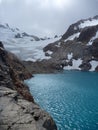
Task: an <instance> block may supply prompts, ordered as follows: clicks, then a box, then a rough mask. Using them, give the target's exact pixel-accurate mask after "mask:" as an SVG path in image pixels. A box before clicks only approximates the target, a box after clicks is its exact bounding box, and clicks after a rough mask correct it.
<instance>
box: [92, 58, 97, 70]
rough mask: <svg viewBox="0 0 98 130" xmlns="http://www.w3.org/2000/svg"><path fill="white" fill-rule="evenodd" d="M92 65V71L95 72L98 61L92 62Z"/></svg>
mask: <svg viewBox="0 0 98 130" xmlns="http://www.w3.org/2000/svg"><path fill="white" fill-rule="evenodd" d="M90 64H91V66H92V67H91V69H90V71H95V69H96V67H97V66H98V61H94V60H93V61H90Z"/></svg>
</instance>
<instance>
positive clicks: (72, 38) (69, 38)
mask: <svg viewBox="0 0 98 130" xmlns="http://www.w3.org/2000/svg"><path fill="white" fill-rule="evenodd" d="M79 35H80V33H75V34H73V35H71V36H70V37H68V38H67V39H66V40H65V42H66V41H68V40H74V39H75V38H78V37H79Z"/></svg>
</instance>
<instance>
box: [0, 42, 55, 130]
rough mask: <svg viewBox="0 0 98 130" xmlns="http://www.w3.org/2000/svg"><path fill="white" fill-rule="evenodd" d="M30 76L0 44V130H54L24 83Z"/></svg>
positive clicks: (16, 59) (49, 118) (53, 124)
mask: <svg viewBox="0 0 98 130" xmlns="http://www.w3.org/2000/svg"><path fill="white" fill-rule="evenodd" d="M30 77H32V75H31V73H30V72H28V70H27V69H26V68H25V66H24V65H23V64H22V62H21V61H20V60H19V59H18V58H17V57H16V56H15V55H13V54H12V53H9V52H7V51H6V50H5V49H4V47H3V45H2V43H1V42H0V130H16V129H17V130H32V129H33V130H57V127H56V125H55V123H54V121H53V119H52V118H51V117H50V116H49V114H47V113H46V112H45V111H43V110H41V109H40V107H39V106H38V105H37V104H36V103H35V102H34V99H33V97H32V96H31V94H30V92H29V88H28V86H26V85H25V84H24V82H23V80H24V79H27V78H30Z"/></svg>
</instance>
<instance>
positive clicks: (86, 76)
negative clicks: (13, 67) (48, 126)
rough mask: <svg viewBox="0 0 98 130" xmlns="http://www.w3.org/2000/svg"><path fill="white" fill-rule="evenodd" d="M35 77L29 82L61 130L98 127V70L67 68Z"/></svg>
mask: <svg viewBox="0 0 98 130" xmlns="http://www.w3.org/2000/svg"><path fill="white" fill-rule="evenodd" d="M34 76H35V77H34V78H32V79H30V80H27V81H26V83H27V84H28V85H29V87H30V91H31V93H32V95H33V96H34V98H35V101H36V102H37V103H38V104H40V106H41V108H42V109H44V110H46V111H47V112H48V113H50V114H51V116H52V117H53V119H54V120H55V122H56V124H57V127H58V130H98V73H95V72H80V71H64V72H62V73H58V74H36V75H34Z"/></svg>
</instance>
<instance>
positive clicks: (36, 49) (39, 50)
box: [0, 24, 60, 62]
mask: <svg viewBox="0 0 98 130" xmlns="http://www.w3.org/2000/svg"><path fill="white" fill-rule="evenodd" d="M18 33H19V34H20V36H21V35H22V33H24V32H22V31H20V30H18V29H12V28H10V27H9V26H8V25H7V24H0V41H2V42H3V44H4V47H5V48H6V49H7V50H8V51H10V52H12V53H14V54H16V55H17V56H18V57H19V58H20V59H22V60H25V61H33V62H35V61H37V60H43V59H50V58H51V56H45V53H44V52H43V48H44V47H45V46H47V45H48V44H49V43H52V42H55V41H57V40H59V39H60V37H59V38H51V39H47V40H40V41H35V39H34V38H33V37H32V36H21V38H15V35H17V34H18ZM49 53H50V52H49ZM51 54H52V53H51Z"/></svg>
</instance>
